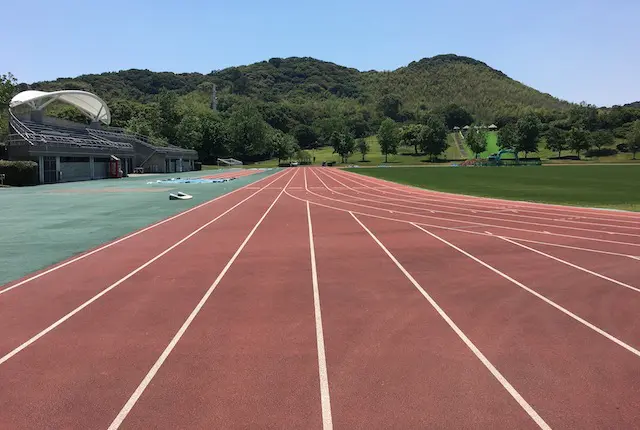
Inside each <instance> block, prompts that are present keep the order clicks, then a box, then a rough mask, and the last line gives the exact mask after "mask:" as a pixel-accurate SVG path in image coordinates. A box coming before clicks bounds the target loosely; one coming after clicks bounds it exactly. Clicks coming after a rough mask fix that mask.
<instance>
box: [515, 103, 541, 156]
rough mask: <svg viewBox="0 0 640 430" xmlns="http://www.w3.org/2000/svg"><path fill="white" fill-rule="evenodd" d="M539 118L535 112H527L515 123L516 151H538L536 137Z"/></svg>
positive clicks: (538, 133) (538, 128)
mask: <svg viewBox="0 0 640 430" xmlns="http://www.w3.org/2000/svg"><path fill="white" fill-rule="evenodd" d="M540 128H541V124H540V120H539V119H538V117H537V116H536V115H535V114H532V113H529V114H527V115H525V116H523V117H522V118H520V119H519V120H518V122H517V124H516V136H517V143H516V148H515V149H516V151H518V152H524V157H525V158H527V153H529V152H538V138H539V137H540Z"/></svg>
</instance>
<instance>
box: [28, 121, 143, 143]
mask: <svg viewBox="0 0 640 430" xmlns="http://www.w3.org/2000/svg"><path fill="white" fill-rule="evenodd" d="M21 122H22V125H24V127H26V129H27V130H28V132H27V133H28V134H30V135H29V136H28V137H29V140H30V141H31V142H33V143H36V144H47V143H53V144H57V145H75V146H81V147H99V148H120V149H131V150H133V146H132V145H131V143H128V142H116V141H112V140H107V139H103V138H100V137H98V136H95V135H93V134H91V133H89V131H88V129H86V128H72V127H64V126H60V125H56V126H52V125H47V124H42V123H37V122H33V121H27V120H21Z"/></svg>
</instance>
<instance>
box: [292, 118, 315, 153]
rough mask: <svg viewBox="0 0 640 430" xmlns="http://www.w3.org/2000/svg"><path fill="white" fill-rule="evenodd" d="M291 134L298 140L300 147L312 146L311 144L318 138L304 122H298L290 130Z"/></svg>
mask: <svg viewBox="0 0 640 430" xmlns="http://www.w3.org/2000/svg"><path fill="white" fill-rule="evenodd" d="M291 134H292V135H293V137H295V139H296V140H297V141H298V144H299V145H300V147H301V148H305V149H306V148H312V147H313V145H314V144H315V143H316V141H317V140H318V135H317V134H316V132H315V131H314V130H313V128H311V127H309V126H308V125H305V124H298V125H296V126H295V127H293V129H292V130H291Z"/></svg>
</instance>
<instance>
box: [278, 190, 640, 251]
mask: <svg viewBox="0 0 640 430" xmlns="http://www.w3.org/2000/svg"><path fill="white" fill-rule="evenodd" d="M285 193H286V194H287V195H288V196H289V197H291V198H294V199H297V200H300V201H302V202H306V201H308V202H309V203H310V204H312V205H316V206H320V207H323V208H327V209H332V210H335V211H341V212H352V213H354V214H356V215H362V216H366V217H371V218H378V219H384V220H387V221H393V222H398V223H404V224H412V225H421V226H425V227H429V228H435V229H440V230H450V231H459V232H462V233H468V234H476V235H481V236H493V234H492V233H490V232H484V233H482V232H479V231H473V230H459V229H455V228H452V227H444V226H439V225H434V224H427V223H423V222H411V221H406V220H401V219H397V218H389V217H385V216H382V215H375V214H371V213H365V212H358V211H351V210H349V209H343V208H338V207H335V206H329V205H325V204H323V203H319V202H314V201H311V200H307V199H303V198H300V197H297V196H294V195H293V194H290V193H289V192H287V191H285ZM313 194H315V193H313ZM315 195H317V196H318V197H321V198H323V199H328V200H335V199H331V198H329V197H325V196H321V195H319V194H315ZM503 237H508V238H509V239H514V240H518V241H520V242H527V243H536V244H539V245H548V246H555V247H559V248H568V249H575V250H578V251H585V252H593V253H596V254H604V255H613V256H615V257H622V258H631V259H633V260H638V261H640V256H634V255H629V254H622V253H618V252H610V251H603V250H599V249H591V248H581V247H578V246H571V245H562V244H559V243H552V242H541V241H537V240H533V239H521V238H516V237H510V236H503Z"/></svg>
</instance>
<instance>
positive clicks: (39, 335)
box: [0, 174, 295, 365]
mask: <svg viewBox="0 0 640 430" xmlns="http://www.w3.org/2000/svg"><path fill="white" fill-rule="evenodd" d="M294 176H295V174H294ZM278 179H279V178H276V179H275V180H274V181H272V182H271V183H273V182H275V181H277V180H278ZM291 179H293V176H292V177H291ZM291 179H290V180H289V181H291ZM271 183H269V184H267V185H265V186H264V187H263V188H261V189H260V190H258V191H256V192H255V193H253V194H251V195H250V196H248V197H246V198H245V199H243V200H242V201H240V202H238V203H236V204H235V205H234V206H232V207H231V208H229V209H227V210H226V211H224V212H223V213H221V214H220V215H218V216H217V217H215V218H214V219H212V220H210V221H209V222H207V223H206V224H204V225H202V226H200V227H198V228H197V229H196V230H194V231H193V232H191V233H189V234H188V235H187V236H185V237H183V238H182V239H180V240H179V241H178V242H176V243H174V244H173V245H171V246H170V247H169V248H167V249H165V250H164V251H162V252H161V253H160V254H158V255H156V256H155V257H153V258H152V259H151V260H149V261H147V262H146V263H144V264H143V265H141V266H139V267H138V268H137V269H135V270H133V271H132V272H129V274H128V275H126V276H124V277H123V278H120V279H119V280H118V281H116V282H114V283H113V284H111V285H110V286H108V287H107V288H105V289H104V290H102V291H101V292H99V293H98V294H96V295H95V296H93V297H92V298H90V299H89V300H87V301H86V302H84V303H83V304H81V305H80V306H78V307H77V308H75V309H74V310H72V311H71V312H69V313H68V314H66V315H65V316H63V317H62V318H60V319H59V320H57V321H56V322H54V323H53V324H51V325H50V326H49V327H47V328H45V329H44V330H42V331H41V332H39V333H38V334H36V335H35V336H33V337H32V338H30V339H29V340H27V341H26V342H24V343H23V344H22V345H20V346H18V347H16V348H15V349H13V350H12V351H11V352H9V353H7V354H6V355H4V356H2V357H0V365H1V364H3V363H5V362H6V361H7V360H9V359H10V358H11V357H13V356H15V355H16V354H18V353H19V352H20V351H22V350H23V349H25V348H27V347H28V346H29V345H31V344H33V343H34V342H36V341H37V340H38V339H40V338H41V337H43V336H44V335H46V334H47V333H49V332H50V331H52V330H54V329H55V328H56V327H58V326H59V325H60V324H62V323H64V322H65V321H67V320H68V319H69V318H71V317H72V316H74V315H75V314H77V313H78V312H80V311H81V310H83V309H84V308H86V307H87V306H89V305H90V304H91V303H93V302H95V301H96V300H98V299H99V298H100V297H102V296H104V295H105V294H107V293H108V292H109V291H111V290H113V289H114V288H116V287H117V286H118V285H120V284H122V283H123V282H124V281H126V280H127V279H129V278H131V277H132V276H133V275H135V274H136V273H138V272H140V271H141V270H143V269H144V268H145V267H147V266H149V265H150V264H152V263H153V262H155V261H156V260H158V259H159V258H161V257H162V256H164V255H165V254H167V253H168V252H170V251H171V250H173V249H174V248H176V247H177V246H179V245H180V244H182V243H184V242H185V241H187V240H188V239H190V238H191V237H193V236H195V235H196V234H197V233H199V232H200V231H202V230H203V229H205V228H206V227H208V226H209V225H211V224H213V223H214V222H216V221H217V220H219V219H220V218H222V217H223V216H225V215H226V214H228V213H229V212H231V211H232V210H234V209H235V208H237V207H238V206H240V205H241V204H242V203H244V202H246V201H247V200H249V199H250V198H252V197H253V196H255V195H256V194H258V193H259V192H260V191H262V190H263V189H265V188H266V187H267V186H269V185H270V184H271Z"/></svg>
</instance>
